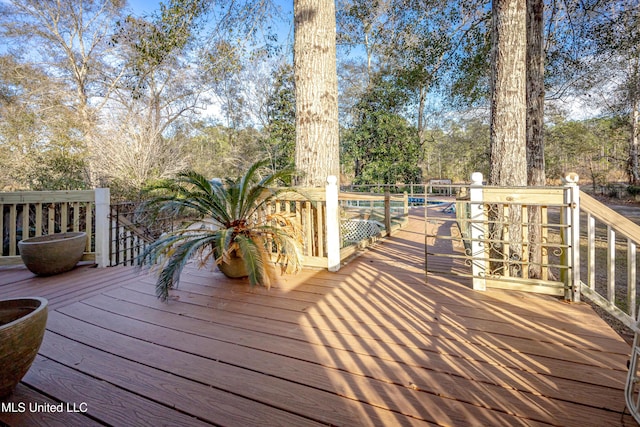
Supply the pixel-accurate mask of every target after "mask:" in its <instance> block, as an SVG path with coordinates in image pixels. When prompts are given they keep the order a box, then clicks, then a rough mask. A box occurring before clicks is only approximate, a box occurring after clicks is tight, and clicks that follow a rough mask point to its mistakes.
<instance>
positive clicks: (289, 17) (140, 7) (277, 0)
mask: <svg viewBox="0 0 640 427" xmlns="http://www.w3.org/2000/svg"><path fill="white" fill-rule="evenodd" d="M0 1H2V0H0ZM167 1H168V0H164V3H167ZM272 1H273V3H274V4H276V5H277V6H278V7H280V8H281V10H282V15H283V18H282V20H281V22H280V25H279V26H278V31H277V34H278V42H280V43H284V42H285V41H286V40H287V38H288V37H291V38H293V0H272ZM161 2H162V1H161V0H128V2H127V5H128V7H127V8H128V9H129V10H131V12H132V14H134V15H138V16H139V15H144V14H150V13H152V12H153V11H155V10H158V9H159V7H160V3H161Z"/></svg>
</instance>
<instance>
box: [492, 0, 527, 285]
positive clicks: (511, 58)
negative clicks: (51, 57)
mask: <svg viewBox="0 0 640 427" xmlns="http://www.w3.org/2000/svg"><path fill="white" fill-rule="evenodd" d="M492 11H493V55H492V65H493V69H492V76H491V83H492V85H491V170H490V171H489V183H490V184H492V185H499V186H507V187H508V186H526V185H527V154H526V148H527V141H526V128H527V123H526V117H527V100H526V93H527V91H526V77H527V75H526V68H527V67H526V64H527V63H526V59H527V58H526V47H527V39H526V37H527V35H526V34H527V33H526V17H527V15H526V11H527V9H526V1H525V0H494V1H493V6H492ZM497 209H499V207H497ZM495 213H496V214H498V215H500V214H499V213H498V212H497V210H496V211H495ZM500 216H501V215H500ZM493 220H494V221H497V222H492V223H493V226H492V231H491V232H492V239H493V244H492V248H491V258H493V259H496V258H502V257H503V256H504V257H507V258H508V259H509V260H512V261H516V263H513V264H511V265H509V266H508V267H507V268H508V269H509V270H510V274H511V275H519V274H520V264H518V263H517V261H519V260H521V259H522V257H523V250H522V249H523V248H522V242H523V235H522V225H521V223H522V218H521V213H520V210H519V209H517V207H516V206H514V207H512V208H511V209H509V217H508V218H505V219H504V221H505V222H506V224H508V232H509V241H510V242H509V253H508V254H505V253H503V251H504V246H503V244H502V243H501V242H502V241H503V228H502V225H500V217H497V218H496V217H494V218H493ZM493 268H501V267H499V266H493Z"/></svg>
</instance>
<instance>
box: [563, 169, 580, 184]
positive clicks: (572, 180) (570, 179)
mask: <svg viewBox="0 0 640 427" xmlns="http://www.w3.org/2000/svg"><path fill="white" fill-rule="evenodd" d="M578 179H580V177H579V176H578V174H577V173H575V172H569V173H568V174H566V175H565V176H564V181H565V183H567V184H577V183H578Z"/></svg>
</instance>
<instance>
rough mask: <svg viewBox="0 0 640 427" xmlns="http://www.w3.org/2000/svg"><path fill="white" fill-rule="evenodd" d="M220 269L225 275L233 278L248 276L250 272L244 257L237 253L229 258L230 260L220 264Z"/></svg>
mask: <svg viewBox="0 0 640 427" xmlns="http://www.w3.org/2000/svg"><path fill="white" fill-rule="evenodd" d="M218 268H219V269H220V271H222V274H224V275H225V276H227V277H229V278H231V279H239V278H241V277H247V276H248V275H249V274H248V273H247V268H246V267H245V266H244V262H243V261H242V258H240V257H239V256H236V255H235V254H234V255H232V256H231V257H230V258H229V262H223V263H222V264H220V265H218Z"/></svg>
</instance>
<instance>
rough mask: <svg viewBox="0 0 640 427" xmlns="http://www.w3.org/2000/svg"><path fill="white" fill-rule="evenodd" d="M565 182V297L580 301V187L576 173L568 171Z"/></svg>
mask: <svg viewBox="0 0 640 427" xmlns="http://www.w3.org/2000/svg"><path fill="white" fill-rule="evenodd" d="M564 182H565V188H566V191H565V204H566V206H567V207H566V208H565V210H564V211H565V212H564V218H563V221H564V224H565V225H566V226H567V228H565V236H564V241H565V242H566V243H567V244H568V245H569V246H570V248H569V249H568V251H569V253H568V254H567V257H566V261H567V272H566V276H565V286H566V292H565V298H566V299H568V300H572V301H574V302H579V301H580V189H579V188H578V174H576V173H573V172H572V173H569V174H567V175H566V176H565V178H564Z"/></svg>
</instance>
